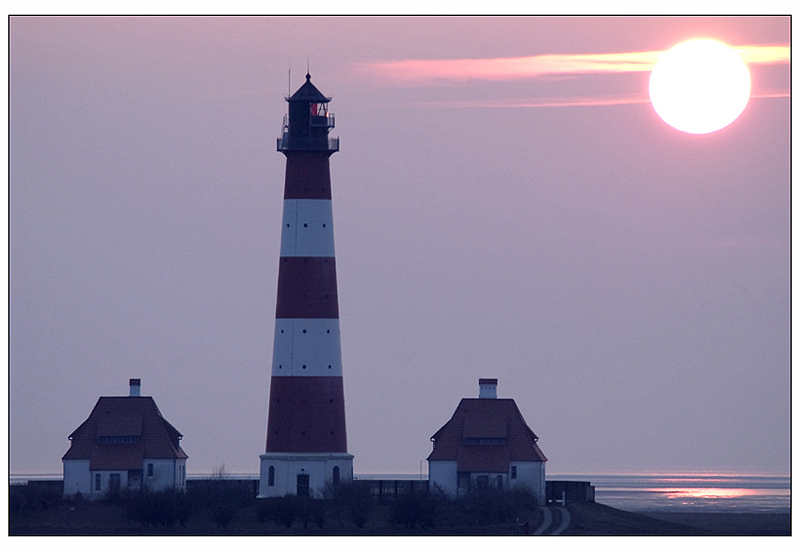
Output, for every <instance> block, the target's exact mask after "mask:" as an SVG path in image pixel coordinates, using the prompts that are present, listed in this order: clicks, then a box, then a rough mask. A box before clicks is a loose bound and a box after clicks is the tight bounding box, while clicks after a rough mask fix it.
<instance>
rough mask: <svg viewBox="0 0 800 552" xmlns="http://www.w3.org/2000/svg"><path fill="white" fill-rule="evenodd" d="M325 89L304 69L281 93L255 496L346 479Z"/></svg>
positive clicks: (334, 147) (335, 143) (308, 491)
mask: <svg viewBox="0 0 800 552" xmlns="http://www.w3.org/2000/svg"><path fill="white" fill-rule="evenodd" d="M330 100H331V98H328V97H326V96H325V95H323V94H322V93H321V92H320V91H319V90H318V89H317V88H316V87H315V86H314V85H313V84H312V83H311V76H310V75H306V82H305V83H304V84H303V85H302V86H301V87H300V88H299V89H298V90H297V92H295V93H294V94H292V95H291V96H290V97H288V98H286V101H287V102H288V104H289V110H288V111H289V112H288V114H287V115H286V116H284V119H283V127H282V132H281V136H280V137H279V138H278V151H280V152H281V153H283V154H284V155H285V156H286V178H285V184H284V193H283V220H282V223H281V224H282V226H281V250H280V261H279V269H278V298H277V305H276V309H275V336H274V346H273V353H272V375H271V379H270V393H269V412H268V414H267V446H266V452H265V453H264V454H262V455H261V457H260V458H261V474H260V486H259V498H264V497H272V496H285V495H292V494H294V495H300V496H319V495H320V493H321V491H322V489H323V488H324V487H325V486H326V485H327V484H337V483H338V482H339V481H344V480H349V479H352V478H353V455H351V454H348V453H347V434H346V430H345V417H344V381H343V378H342V353H341V339H340V334H339V299H338V293H337V285H336V257H335V254H334V245H333V210H332V206H331V177H330V156H331V155H332V154H333V153H336V152H337V151H339V139H338V138H331V137H329V133H330V130H331V129H332V128H333V127H334V116H333V114H331V113H329V112H328V102H330Z"/></svg>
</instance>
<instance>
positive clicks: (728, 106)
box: [650, 38, 750, 134]
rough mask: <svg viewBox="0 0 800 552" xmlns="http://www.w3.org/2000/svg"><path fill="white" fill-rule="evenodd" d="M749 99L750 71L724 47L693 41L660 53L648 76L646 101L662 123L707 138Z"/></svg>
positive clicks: (735, 114) (732, 116) (730, 121)
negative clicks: (648, 95)
mask: <svg viewBox="0 0 800 552" xmlns="http://www.w3.org/2000/svg"><path fill="white" fill-rule="evenodd" d="M749 99H750V72H749V71H748V70H747V65H746V64H745V63H744V61H742V58H740V57H739V55H738V54H737V53H736V52H734V51H733V50H732V49H731V48H729V47H728V46H726V45H725V44H723V43H721V42H718V41H716V40H709V39H705V38H699V39H695V40H688V41H686V42H681V43H680V44H678V45H677V46H675V47H673V48H672V49H671V50H669V51H668V52H666V53H664V54H663V55H662V56H661V58H660V59H659V60H658V63H656V65H655V67H653V72H652V73H650V101H651V102H652V104H653V108H654V109H655V110H656V113H658V115H659V117H661V118H662V119H663V120H664V121H665V122H666V123H667V124H669V125H670V126H672V127H674V128H676V129H678V130H681V131H683V132H688V133H690V134H707V133H709V132H714V131H717V130H719V129H721V128H724V127H726V126H728V125H729V124H731V123H732V122H733V121H735V120H736V118H737V117H738V116H739V115H740V114H741V113H742V111H744V108H745V106H746V105H747V101H748V100H749Z"/></svg>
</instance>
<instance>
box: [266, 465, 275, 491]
mask: <svg viewBox="0 0 800 552" xmlns="http://www.w3.org/2000/svg"><path fill="white" fill-rule="evenodd" d="M267 474H268V475H267V485H269V486H270V487H274V486H275V466H270V467H269V471H268V472H267Z"/></svg>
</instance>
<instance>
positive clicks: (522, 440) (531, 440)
mask: <svg viewBox="0 0 800 552" xmlns="http://www.w3.org/2000/svg"><path fill="white" fill-rule="evenodd" d="M465 438H466V439H481V438H483V439H490V440H492V439H493V440H497V441H499V442H501V443H502V442H503V441H501V440H502V439H505V441H504V444H465V441H464V440H465ZM431 439H432V440H433V441H434V448H433V452H431V454H430V456H428V460H451V461H452V460H456V461H457V462H458V471H466V472H477V471H485V472H507V471H508V469H509V463H510V462H513V461H528V462H546V461H547V458H546V457H545V455H544V454H543V453H542V451H541V449H540V448H539V446H538V445H537V444H536V441H537V440H538V437H537V436H536V434H535V433H534V432H533V431H532V430H531V428H529V427H528V424H526V423H525V419H524V418H523V417H522V413H521V412H520V411H519V409H518V408H517V404H516V403H515V402H514V399H461V402H460V403H459V404H458V408H456V411H455V412H454V413H453V417H452V418H450V421H449V422H447V423H446V424H445V425H444V426H442V427H441V428H440V429H439V431H437V432H436V433H435V434H434V435H433V437H431Z"/></svg>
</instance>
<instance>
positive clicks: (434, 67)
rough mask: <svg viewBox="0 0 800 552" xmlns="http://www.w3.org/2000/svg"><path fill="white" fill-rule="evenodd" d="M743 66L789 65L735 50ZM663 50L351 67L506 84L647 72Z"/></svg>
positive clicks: (410, 79)
mask: <svg viewBox="0 0 800 552" xmlns="http://www.w3.org/2000/svg"><path fill="white" fill-rule="evenodd" d="M734 50H736V51H737V52H738V53H739V55H741V56H742V59H743V60H744V61H745V62H746V63H748V64H786V63H789V60H790V54H791V49H790V47H789V46H788V45H776V44H766V45H765V44H752V45H747V46H739V47H735V48H734ZM663 53H664V52H663V51H650V52H627V53H616V54H613V53H612V54H542V55H537V56H526V57H516V58H494V59H404V60H397V61H385V62H373V63H361V64H357V65H356V66H355V67H354V69H355V70H356V71H358V72H361V73H366V74H368V75H370V76H371V77H373V78H377V79H380V80H383V81H387V82H390V83H392V84H407V85H412V86H413V85H418V86H419V85H427V84H434V83H442V82H448V81H449V82H466V81H472V80H484V81H510V80H521V79H535V78H543V77H550V78H552V77H556V76H567V75H581V74H592V73H594V74H597V73H628V72H645V71H650V70H651V69H652V68H653V66H654V65H655V63H656V62H657V61H658V59H659V57H660V56H661V55H662V54H663Z"/></svg>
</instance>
